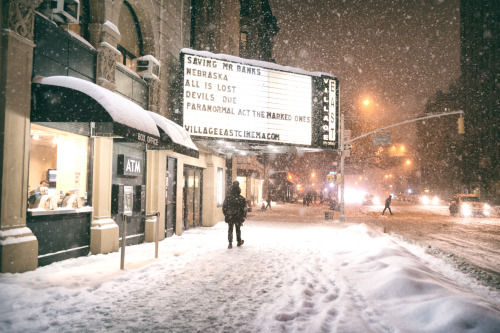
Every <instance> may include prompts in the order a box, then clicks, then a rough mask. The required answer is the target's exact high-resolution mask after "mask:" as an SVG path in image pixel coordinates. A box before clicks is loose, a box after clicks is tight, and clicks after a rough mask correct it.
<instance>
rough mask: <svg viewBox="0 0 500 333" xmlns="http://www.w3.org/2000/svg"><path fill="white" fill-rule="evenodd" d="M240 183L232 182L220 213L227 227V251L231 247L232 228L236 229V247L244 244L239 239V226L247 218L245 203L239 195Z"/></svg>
mask: <svg viewBox="0 0 500 333" xmlns="http://www.w3.org/2000/svg"><path fill="white" fill-rule="evenodd" d="M240 193H241V189H240V183H239V182H238V181H235V182H233V185H232V186H231V192H230V194H229V195H228V196H227V197H226V198H225V199H224V203H223V204H222V213H223V214H224V217H225V219H224V220H225V222H226V223H227V225H228V231H227V238H228V241H229V245H228V247H227V248H228V249H231V248H232V247H233V226H234V227H236V240H237V241H238V246H241V245H243V243H244V242H245V241H244V240H243V239H241V226H242V225H243V222H245V218H246V216H247V202H246V200H245V198H243V197H242V196H241V195H240Z"/></svg>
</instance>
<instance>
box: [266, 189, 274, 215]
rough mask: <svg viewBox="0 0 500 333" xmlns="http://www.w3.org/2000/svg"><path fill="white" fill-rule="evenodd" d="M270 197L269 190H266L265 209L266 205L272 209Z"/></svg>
mask: <svg viewBox="0 0 500 333" xmlns="http://www.w3.org/2000/svg"><path fill="white" fill-rule="evenodd" d="M272 199H273V198H272V197H271V191H267V205H266V209H267V207H269V209H270V210H272V208H271V200H272Z"/></svg>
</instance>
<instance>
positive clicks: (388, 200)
mask: <svg viewBox="0 0 500 333" xmlns="http://www.w3.org/2000/svg"><path fill="white" fill-rule="evenodd" d="M391 201H392V195H389V197H388V198H387V199H385V207H384V210H383V211H382V215H384V213H385V210H386V209H389V213H391V215H392V211H391V207H390V206H391Z"/></svg>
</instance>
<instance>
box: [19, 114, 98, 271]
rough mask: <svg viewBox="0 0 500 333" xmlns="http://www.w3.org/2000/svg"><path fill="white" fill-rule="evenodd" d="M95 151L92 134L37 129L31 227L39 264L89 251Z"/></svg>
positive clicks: (37, 126) (30, 194) (30, 198)
mask: <svg viewBox="0 0 500 333" xmlns="http://www.w3.org/2000/svg"><path fill="white" fill-rule="evenodd" d="M49 125H50V124H49ZM89 152H90V146H89V138H88V137H86V136H83V135H77V134H74V133H72V132H68V131H63V130H60V129H55V128H51V127H47V126H42V125H40V124H32V125H31V149H30V158H29V187H28V205H29V206H28V219H27V226H28V227H29V228H30V229H31V230H32V231H33V233H34V234H35V235H36V236H37V239H38V242H39V245H38V250H39V257H38V264H39V266H43V265H46V264H49V263H51V262H54V261H59V260H63V259H67V258H73V257H78V256H82V255H87V254H88V253H89V243H90V219H91V213H92V207H91V206H89V202H88V199H89V193H88V189H89V171H90V169H89V157H90V154H89Z"/></svg>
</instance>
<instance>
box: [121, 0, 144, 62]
mask: <svg viewBox="0 0 500 333" xmlns="http://www.w3.org/2000/svg"><path fill="white" fill-rule="evenodd" d="M118 30H119V31H120V35H121V38H120V43H119V44H118V50H119V51H120V52H121V54H122V55H121V58H120V62H121V63H122V64H124V65H125V66H127V67H128V68H130V69H132V70H134V71H135V70H136V68H135V64H134V62H133V61H132V60H133V59H135V58H137V57H140V56H142V55H143V49H142V35H141V29H140V26H139V20H138V19H137V16H136V15H135V13H134V11H133V9H132V7H131V6H130V4H129V3H128V2H127V1H124V2H123V5H122V7H121V10H120V19H119V21H118Z"/></svg>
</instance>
